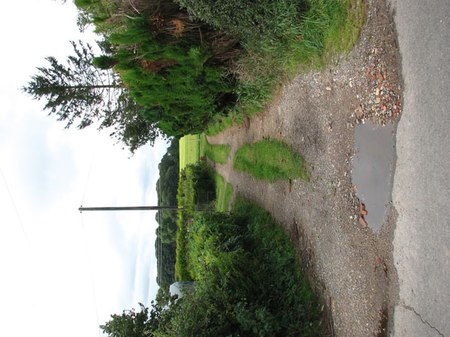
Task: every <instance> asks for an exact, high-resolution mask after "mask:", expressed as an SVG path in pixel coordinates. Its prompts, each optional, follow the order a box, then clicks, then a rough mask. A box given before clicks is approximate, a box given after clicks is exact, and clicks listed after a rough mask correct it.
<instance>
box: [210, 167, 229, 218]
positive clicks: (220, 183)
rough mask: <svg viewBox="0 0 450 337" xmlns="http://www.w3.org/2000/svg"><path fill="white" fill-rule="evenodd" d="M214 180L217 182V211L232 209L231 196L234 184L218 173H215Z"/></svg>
mask: <svg viewBox="0 0 450 337" xmlns="http://www.w3.org/2000/svg"><path fill="white" fill-rule="evenodd" d="M214 180H215V183H216V211H218V212H228V211H229V210H230V201H231V197H232V196H233V186H231V184H230V183H227V182H226V181H225V179H224V178H223V177H222V176H221V175H220V174H217V173H215V175H214Z"/></svg>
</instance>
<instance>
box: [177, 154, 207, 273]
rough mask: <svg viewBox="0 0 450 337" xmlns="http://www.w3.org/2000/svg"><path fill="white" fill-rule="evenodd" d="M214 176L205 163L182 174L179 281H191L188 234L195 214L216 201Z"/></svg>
mask: <svg viewBox="0 0 450 337" xmlns="http://www.w3.org/2000/svg"><path fill="white" fill-rule="evenodd" d="M215 197H216V196H215V186H214V176H213V172H212V170H211V168H210V167H209V166H208V165H207V164H206V163H205V162H204V161H200V162H198V163H196V164H190V165H187V166H186V167H185V168H184V169H183V170H181V173H180V180H179V184H178V193H177V200H178V207H180V208H183V210H180V211H178V221H177V239H176V242H177V251H176V264H175V273H176V278H177V279H178V280H183V281H187V280H190V279H191V276H190V274H189V267H188V263H187V256H186V255H185V254H184V252H185V251H186V245H187V233H188V231H189V226H190V224H191V222H192V219H193V218H194V216H195V213H196V211H197V210H199V209H207V208H208V207H210V204H211V203H212V202H213V200H214V199H215Z"/></svg>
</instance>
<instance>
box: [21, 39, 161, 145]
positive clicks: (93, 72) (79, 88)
mask: <svg viewBox="0 0 450 337" xmlns="http://www.w3.org/2000/svg"><path fill="white" fill-rule="evenodd" d="M71 44H72V47H73V50H74V53H75V54H74V55H71V56H68V58H67V60H66V64H62V63H60V62H59V61H58V60H56V58H54V57H47V58H46V60H47V61H48V62H49V66H48V67H40V68H37V69H38V73H37V74H36V75H34V76H33V77H32V80H31V81H30V82H29V83H28V85H27V86H24V87H23V88H22V90H23V91H24V92H26V93H28V94H30V95H31V96H32V97H33V98H34V99H38V100H40V99H46V100H47V103H46V104H45V106H44V109H46V110H49V111H50V113H49V115H52V114H53V115H56V116H57V119H58V120H59V121H64V122H65V123H66V128H69V127H70V126H72V125H73V124H74V123H76V124H77V127H78V128H79V129H83V128H85V127H87V126H89V125H92V124H94V123H95V122H97V123H98V129H104V128H110V127H113V128H114V130H113V132H112V133H111V136H113V137H114V138H116V139H117V140H119V141H121V142H123V143H125V145H127V146H128V147H129V149H130V150H131V152H134V150H136V149H137V148H138V147H139V146H141V145H143V144H145V143H147V142H150V143H151V144H152V143H153V142H154V140H155V139H156V138H157V137H158V136H159V135H160V132H159V130H158V129H157V127H156V123H155V122H152V121H148V120H146V119H144V118H143V117H142V112H141V110H142V111H143V110H144V109H142V108H141V107H140V106H139V105H138V104H136V103H135V102H134V101H133V99H132V98H131V97H130V95H129V93H128V90H127V89H126V88H125V87H124V86H123V85H122V83H121V82H120V80H119V78H118V77H117V75H115V74H114V73H113V72H112V71H111V70H110V69H98V68H96V67H95V66H94V65H93V63H92V61H93V58H94V56H93V51H92V47H91V46H90V45H89V44H84V43H83V42H81V41H79V42H78V44H77V43H75V42H73V41H71Z"/></svg>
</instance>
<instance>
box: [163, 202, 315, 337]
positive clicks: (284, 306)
mask: <svg viewBox="0 0 450 337" xmlns="http://www.w3.org/2000/svg"><path fill="white" fill-rule="evenodd" d="M187 248H188V251H187V252H188V254H189V261H190V267H191V273H192V276H194V279H195V282H196V291H195V292H194V293H192V294H188V295H187V296H185V297H183V299H182V300H180V303H179V306H178V308H177V309H176V310H175V313H174V314H173V316H172V319H171V320H170V321H169V322H167V324H166V325H164V326H160V330H159V331H158V333H157V334H158V335H161V336H194V335H195V336H321V335H322V331H321V327H320V310H319V306H318V304H317V302H316V299H315V296H314V295H313V293H312V292H311V289H310V287H309V286H308V283H307V281H306V279H305V278H304V277H303V276H302V274H301V272H300V269H299V267H298V265H297V261H296V259H295V251H294V249H293V247H292V245H291V244H290V242H289V239H288V238H287V236H286V234H285V233H284V232H283V231H282V230H281V228H279V227H278V226H275V225H274V224H273V221H272V219H271V217H270V216H269V215H268V214H267V213H266V212H265V211H264V210H262V209H261V208H259V207H258V206H256V205H254V204H251V203H248V202H245V201H243V200H239V201H238V202H237V206H236V208H235V209H234V211H233V213H232V214H230V215H227V214H223V213H203V214H200V215H198V216H197V217H196V218H195V220H194V222H193V224H192V226H191V227H190V231H189V234H188V247H187Z"/></svg>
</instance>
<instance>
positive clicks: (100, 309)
mask: <svg viewBox="0 0 450 337" xmlns="http://www.w3.org/2000/svg"><path fill="white" fill-rule="evenodd" d="M2 13H3V15H2V20H0V31H1V32H2V41H1V43H2V48H1V49H2V52H1V53H0V210H1V212H0V275H1V276H0V326H1V331H2V333H1V334H2V335H3V336H9V337H16V336H30V335H33V336H45V337H53V336H55V337H56V336H58V337H60V336H61V335H64V336H65V337H72V336H77V337H79V336H83V337H91V336H93V337H95V336H99V335H101V333H100V329H99V328H98V326H99V324H103V323H105V322H106V321H107V320H108V319H109V318H110V315H111V314H113V313H119V314H120V313H121V312H122V310H124V309H131V308H137V307H138V302H142V303H144V304H147V305H148V304H149V302H150V301H151V300H152V299H154V297H155V295H156V291H157V285H156V259H155V251H154V242H155V230H156V226H157V224H156V222H155V220H154V218H155V213H154V212H114V213H105V212H102V213H101V212H83V213H82V214H81V213H80V212H79V211H78V207H79V206H80V205H83V206H87V207H89V206H124V205H125V206H127V205H154V204H155V203H156V191H155V184H156V180H157V179H158V164H159V162H160V160H161V157H162V156H163V155H164V153H165V151H166V147H167V144H166V143H165V142H164V141H158V142H157V143H156V144H155V146H154V147H150V146H149V145H148V146H144V147H142V148H140V149H139V150H138V151H137V152H136V154H135V155H134V156H132V157H131V158H130V153H129V152H128V151H127V150H123V149H122V147H121V146H120V144H119V145H117V144H115V141H114V140H112V139H111V138H109V136H108V132H107V131H104V132H101V131H97V130H96V129H95V128H93V129H89V128H88V129H85V130H77V129H75V128H74V129H64V123H62V122H58V121H56V119H55V118H54V117H53V116H48V115H47V112H45V111H43V106H44V102H42V101H41V102H40V101H33V100H31V97H29V96H27V95H25V94H24V93H22V92H21V91H20V88H21V87H22V86H24V85H25V84H26V83H27V82H28V81H29V79H30V77H31V76H32V75H33V74H35V73H36V67H38V66H45V65H46V62H45V60H44V58H45V57H47V56H55V57H57V58H58V59H60V60H63V59H64V58H65V57H66V56H67V55H69V54H70V52H71V45H70V43H69V41H70V40H78V39H82V40H84V41H89V40H92V35H91V34H89V33H84V34H82V33H80V32H79V31H78V28H77V25H76V9H75V7H74V6H73V4H72V2H71V1H70V0H68V1H67V3H65V4H63V3H62V2H61V1H54V0H22V1H8V2H6V3H4V4H2Z"/></svg>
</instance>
